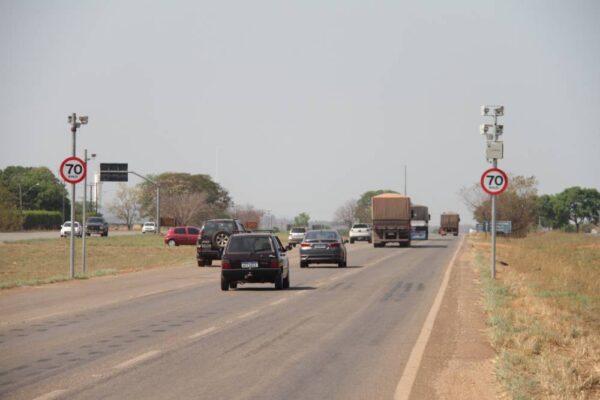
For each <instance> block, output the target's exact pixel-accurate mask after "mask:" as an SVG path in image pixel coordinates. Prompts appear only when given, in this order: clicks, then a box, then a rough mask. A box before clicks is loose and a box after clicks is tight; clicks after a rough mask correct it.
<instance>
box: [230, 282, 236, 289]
mask: <svg viewBox="0 0 600 400" xmlns="http://www.w3.org/2000/svg"><path fill="white" fill-rule="evenodd" d="M229 289H237V282H229Z"/></svg>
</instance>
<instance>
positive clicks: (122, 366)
mask: <svg viewBox="0 0 600 400" xmlns="http://www.w3.org/2000/svg"><path fill="white" fill-rule="evenodd" d="M159 353H160V351H158V350H151V351H149V352H147V353H144V354H140V355H139V356H137V357H134V358H132V359H130V360H127V361H125V362H122V363H121V364H118V365H115V366H114V367H113V368H114V369H125V368H130V367H133V366H134V365H136V364H139V363H141V362H144V361H146V360H148V359H150V358H152V357H155V356H156V355H157V354H159Z"/></svg>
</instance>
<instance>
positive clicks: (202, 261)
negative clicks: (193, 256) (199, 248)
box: [198, 258, 204, 267]
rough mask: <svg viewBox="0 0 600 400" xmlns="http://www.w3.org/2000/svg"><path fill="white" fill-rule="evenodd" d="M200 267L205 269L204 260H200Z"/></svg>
mask: <svg viewBox="0 0 600 400" xmlns="http://www.w3.org/2000/svg"><path fill="white" fill-rule="evenodd" d="M198 266H199V267H204V259H202V258H200V259H198Z"/></svg>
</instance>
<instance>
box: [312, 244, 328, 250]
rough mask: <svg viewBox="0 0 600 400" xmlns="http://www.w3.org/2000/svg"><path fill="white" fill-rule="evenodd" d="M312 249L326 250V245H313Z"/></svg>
mask: <svg viewBox="0 0 600 400" xmlns="http://www.w3.org/2000/svg"><path fill="white" fill-rule="evenodd" d="M313 248H315V249H326V248H327V245H326V244H315V245H314V246H313Z"/></svg>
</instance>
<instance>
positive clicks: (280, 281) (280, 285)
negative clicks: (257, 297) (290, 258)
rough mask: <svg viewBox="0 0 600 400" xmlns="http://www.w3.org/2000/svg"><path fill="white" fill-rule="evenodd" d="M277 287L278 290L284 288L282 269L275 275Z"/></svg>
mask: <svg viewBox="0 0 600 400" xmlns="http://www.w3.org/2000/svg"><path fill="white" fill-rule="evenodd" d="M275 289H276V290H281V289H283V272H282V271H279V273H278V274H277V276H276V277H275Z"/></svg>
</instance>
